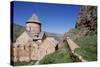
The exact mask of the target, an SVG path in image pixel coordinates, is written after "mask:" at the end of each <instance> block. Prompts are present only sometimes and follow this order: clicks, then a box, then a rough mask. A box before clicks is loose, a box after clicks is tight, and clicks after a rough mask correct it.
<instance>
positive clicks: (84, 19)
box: [75, 6, 97, 33]
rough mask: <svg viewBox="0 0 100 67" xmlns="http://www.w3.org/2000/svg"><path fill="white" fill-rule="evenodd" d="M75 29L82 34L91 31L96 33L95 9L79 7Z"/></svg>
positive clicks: (93, 7)
mask: <svg viewBox="0 0 100 67" xmlns="http://www.w3.org/2000/svg"><path fill="white" fill-rule="evenodd" d="M75 28H77V29H79V30H81V31H82V32H83V33H84V32H85V33H86V32H89V31H93V32H95V33H96V32H97V7H96V6H81V8H80V12H79V16H78V19H77V23H76V26H75Z"/></svg>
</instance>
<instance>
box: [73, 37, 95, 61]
mask: <svg viewBox="0 0 100 67" xmlns="http://www.w3.org/2000/svg"><path fill="white" fill-rule="evenodd" d="M75 42H76V43H77V44H78V45H79V46H80V47H81V48H78V49H76V50H75V52H77V53H78V54H80V55H81V56H83V58H84V59H86V60H88V61H96V60H97V36H96V35H88V36H84V37H81V38H78V39H76V40H75Z"/></svg>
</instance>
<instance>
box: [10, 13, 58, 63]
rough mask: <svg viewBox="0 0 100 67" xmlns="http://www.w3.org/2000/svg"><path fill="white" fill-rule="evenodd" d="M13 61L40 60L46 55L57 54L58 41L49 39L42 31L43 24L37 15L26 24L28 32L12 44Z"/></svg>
mask: <svg viewBox="0 0 100 67" xmlns="http://www.w3.org/2000/svg"><path fill="white" fill-rule="evenodd" d="M12 46H13V47H12V57H11V59H12V61H13V62H17V61H27V62H28V61H30V60H39V59H41V58H43V57H44V56H45V55H47V54H49V53H52V52H55V50H57V47H58V41H57V40H55V39H54V38H53V37H47V36H46V34H45V32H42V30H41V23H40V21H39V19H38V17H37V15H36V14H33V15H32V17H30V18H29V20H28V21H27V22H26V30H25V31H24V32H23V33H22V34H21V35H20V36H19V37H18V38H17V39H16V42H14V43H13V44H12Z"/></svg>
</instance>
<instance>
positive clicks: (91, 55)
mask: <svg viewBox="0 0 100 67" xmlns="http://www.w3.org/2000/svg"><path fill="white" fill-rule="evenodd" d="M66 37H70V38H71V39H72V40H73V41H75V42H76V43H77V44H78V45H79V46H80V48H78V49H76V50H75V52H77V53H78V54H80V55H81V56H83V58H84V59H86V60H87V61H96V60H97V7H96V6H81V8H80V12H79V15H78V18H77V21H76V25H75V28H72V29H71V30H70V31H69V32H66V33H65V34H64V38H65V39H66Z"/></svg>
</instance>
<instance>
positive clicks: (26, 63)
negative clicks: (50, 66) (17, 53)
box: [14, 60, 36, 66]
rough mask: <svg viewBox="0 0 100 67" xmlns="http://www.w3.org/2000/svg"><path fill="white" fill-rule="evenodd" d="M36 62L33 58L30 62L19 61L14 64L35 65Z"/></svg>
mask: <svg viewBox="0 0 100 67" xmlns="http://www.w3.org/2000/svg"><path fill="white" fill-rule="evenodd" d="M35 62H36V60H31V61H29V62H26V61H17V62H15V63H14V66H22V65H33V64H34V63H35Z"/></svg>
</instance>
